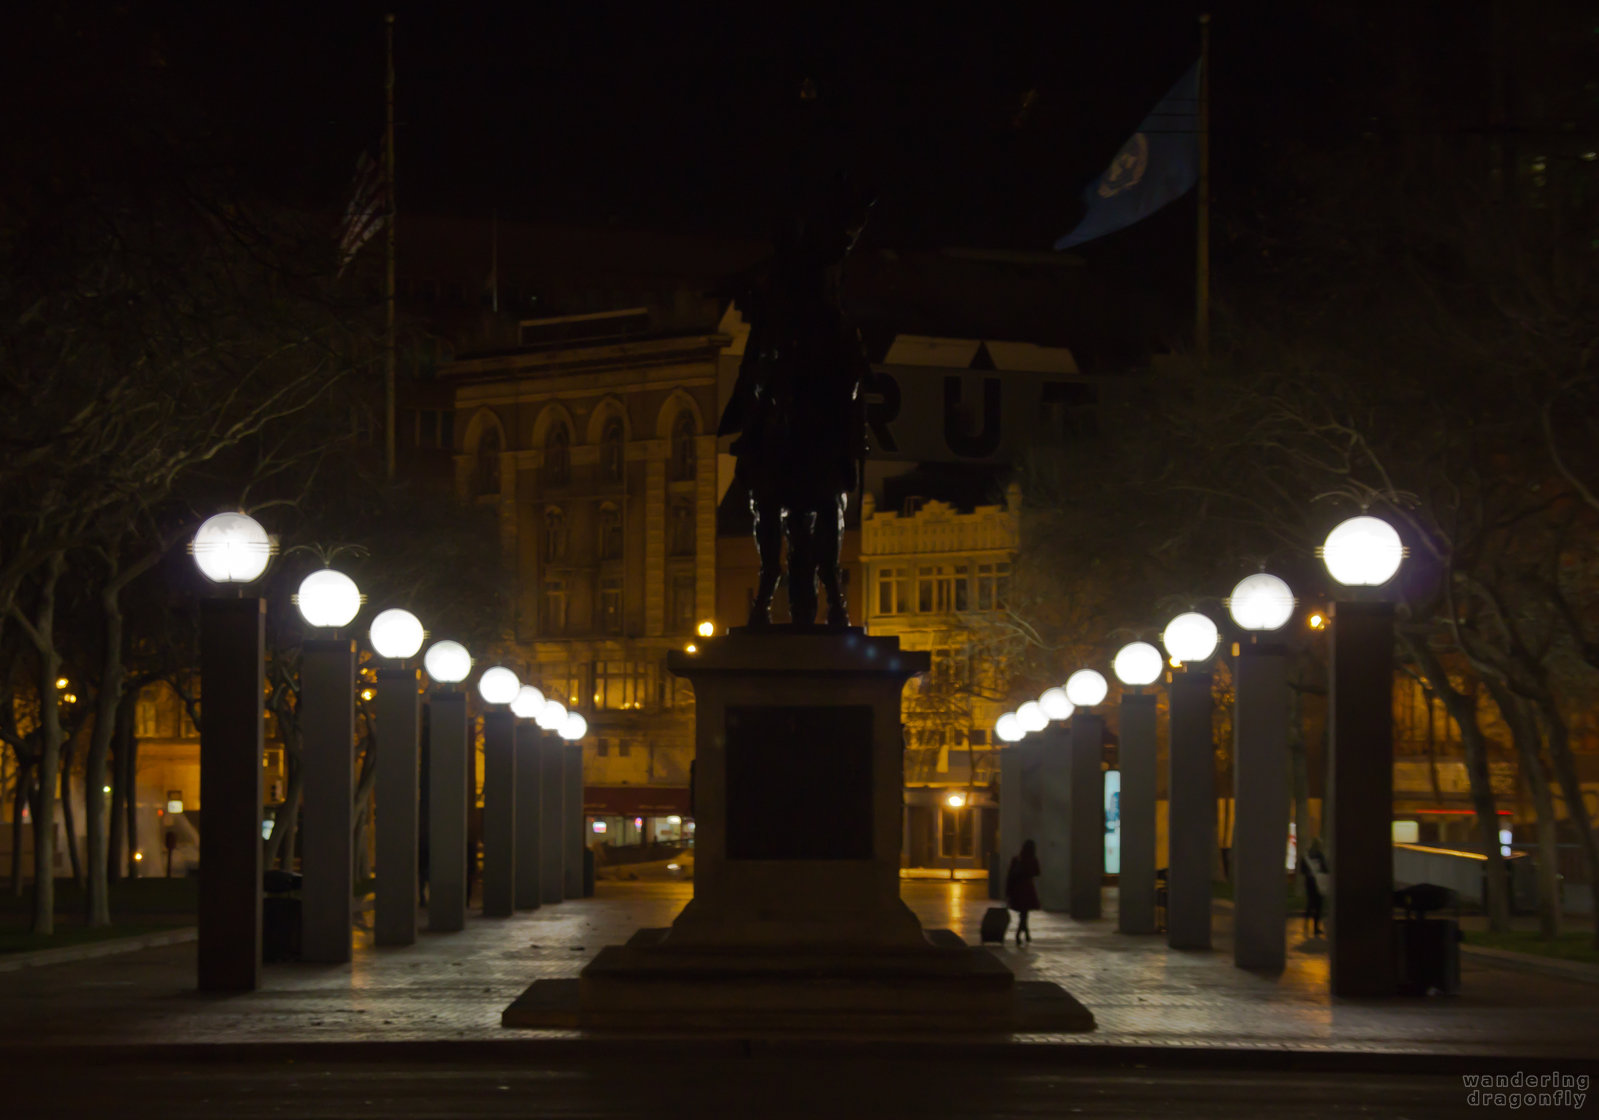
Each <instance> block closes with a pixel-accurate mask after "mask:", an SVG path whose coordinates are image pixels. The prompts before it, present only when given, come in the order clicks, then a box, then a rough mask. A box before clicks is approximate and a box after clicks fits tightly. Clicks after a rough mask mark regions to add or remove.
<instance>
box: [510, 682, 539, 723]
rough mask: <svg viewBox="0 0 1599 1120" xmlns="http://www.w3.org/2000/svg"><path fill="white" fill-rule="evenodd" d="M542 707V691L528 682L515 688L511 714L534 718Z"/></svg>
mask: <svg viewBox="0 0 1599 1120" xmlns="http://www.w3.org/2000/svg"><path fill="white" fill-rule="evenodd" d="M543 707H544V693H542V692H540V691H539V690H538V689H536V688H534V687H533V686H532V685H530V684H525V685H523V686H522V687H521V688H519V689H517V692H516V698H515V699H514V700H512V701H511V714H512V715H514V716H515V717H516V718H517V719H534V718H535V717H537V716H538V714H539V712H540V711H541V710H542V709H543Z"/></svg>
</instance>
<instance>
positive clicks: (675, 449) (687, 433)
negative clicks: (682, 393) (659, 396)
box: [672, 409, 698, 482]
mask: <svg viewBox="0 0 1599 1120" xmlns="http://www.w3.org/2000/svg"><path fill="white" fill-rule="evenodd" d="M697 434H698V433H697V432H696V431H695V430H694V415H693V413H691V412H689V411H688V410H687V409H684V410H683V411H682V412H679V413H678V414H677V419H676V420H674V421H673V422H672V480H673V481H674V482H684V481H686V480H688V479H691V478H693V477H694V437H695V436H696V435H697Z"/></svg>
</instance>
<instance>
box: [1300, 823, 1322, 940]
mask: <svg viewBox="0 0 1599 1120" xmlns="http://www.w3.org/2000/svg"><path fill="white" fill-rule="evenodd" d="M1299 870H1300V872H1301V873H1303V875H1304V876H1305V924H1306V925H1307V926H1309V927H1310V928H1311V936H1312V937H1320V936H1321V898H1322V891H1321V885H1322V883H1324V882H1325V881H1326V878H1327V857H1326V856H1324V855H1322V854H1321V841H1320V840H1312V841H1311V842H1310V851H1309V852H1308V853H1306V854H1305V855H1304V856H1302V857H1300V860H1299Z"/></svg>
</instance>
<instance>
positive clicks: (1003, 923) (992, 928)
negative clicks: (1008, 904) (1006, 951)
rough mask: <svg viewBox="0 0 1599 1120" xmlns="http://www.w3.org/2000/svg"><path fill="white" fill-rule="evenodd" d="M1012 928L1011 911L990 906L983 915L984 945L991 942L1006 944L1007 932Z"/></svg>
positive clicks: (1001, 907)
mask: <svg viewBox="0 0 1599 1120" xmlns="http://www.w3.org/2000/svg"><path fill="white" fill-rule="evenodd" d="M1009 928H1010V911H1009V910H1007V909H1006V908H1005V907H1003V906H990V907H989V908H988V909H987V911H985V912H984V914H983V925H982V938H983V944H985V945H986V944H988V943H989V942H990V941H993V942H996V943H998V944H1004V941H1005V931H1006V930H1007V929H1009Z"/></svg>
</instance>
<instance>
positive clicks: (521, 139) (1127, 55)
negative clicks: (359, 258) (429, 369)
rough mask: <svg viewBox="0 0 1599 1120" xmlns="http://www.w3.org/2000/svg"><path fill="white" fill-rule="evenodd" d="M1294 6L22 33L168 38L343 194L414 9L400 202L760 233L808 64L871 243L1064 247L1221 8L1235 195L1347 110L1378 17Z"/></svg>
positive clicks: (221, 139)
mask: <svg viewBox="0 0 1599 1120" xmlns="http://www.w3.org/2000/svg"><path fill="white" fill-rule="evenodd" d="M1285 7H1286V8H1297V7H1298V6H1296V5H1267V4H1239V3H1212V4H1189V3H1167V4H1149V3H1145V4H1125V5H1105V4H1070V3H1057V4H1048V5H1036V6H1008V5H962V6H953V5H951V6H941V5H940V6H922V7H920V8H919V9H915V8H908V7H899V6H871V7H870V8H869V10H867V11H864V12H863V11H853V12H845V13H841V12H840V11H839V10H838V9H831V8H827V7H824V6H791V7H786V8H782V9H773V11H781V12H782V13H783V14H782V15H781V16H780V17H774V16H773V15H772V14H771V12H769V11H768V10H767V6H766V5H752V4H744V5H729V6H726V7H725V8H710V7H704V8H702V7H694V8H692V9H690V8H687V7H684V6H682V5H672V4H648V5H646V4H626V5H603V4H517V5H506V6H503V7H487V6H481V5H452V6H444V5H405V4H401V5H399V6H398V7H397V8H395V6H393V5H383V4H366V3H353V4H329V5H322V6H313V5H298V4H271V5H259V6H255V5H252V6H245V5H234V4H220V5H204V6H198V5H187V4H185V5H139V4H135V5H120V6H116V7H106V6H95V5H87V6H85V5H72V4H68V5H66V6H65V8H63V9H60V10H57V9H51V10H50V11H48V12H35V13H34V14H33V15H31V16H30V17H28V18H29V19H30V20H31V21H33V24H34V26H32V27H31V29H30V30H29V31H28V32H27V33H26V34H24V35H22V36H20V37H19V38H18V39H17V40H14V42H13V46H14V47H21V49H22V50H23V51H24V53H25V55H26V58H25V60H24V61H23V63H22V65H23V67H24V73H26V68H27V67H29V66H31V67H35V68H36V69H35V71H34V73H35V76H36V78H37V79H38V80H39V81H40V84H42V85H43V86H44V87H45V88H46V89H48V88H49V87H50V86H51V85H53V84H54V81H55V80H58V77H59V75H60V74H61V73H63V67H64V66H65V67H67V68H68V72H73V71H75V72H77V73H78V74H80V75H81V77H82V79H83V80H84V81H85V82H88V83H90V84H92V83H93V82H95V81H96V80H97V79H98V80H99V81H100V82H101V83H103V86H104V88H103V89H102V90H101V93H100V95H101V96H102V97H109V98H113V99H114V98H116V96H117V70H118V68H119V67H121V66H124V65H126V66H136V65H137V64H138V60H139V59H140V58H141V57H148V58H154V59H156V60H158V61H157V63H156V67H157V69H158V70H159V77H160V81H161V83H162V85H163V92H162V95H161V96H162V97H163V98H166V99H167V101H168V102H169V103H174V104H177V105H179V106H181V109H182V112H183V113H185V114H188V115H189V117H190V119H189V123H188V127H192V128H194V129H196V130H197V131H198V132H202V133H204V134H205V135H206V136H207V137H208V140H207V143H208V144H209V145H210V147H211V150H213V151H214V152H215V153H216V154H217V156H218V158H222V159H225V160H226V161H227V162H228V163H229V164H230V165H231V166H232V167H233V168H235V169H236V170H237V172H238V173H239V175H240V177H241V178H242V179H243V180H245V181H247V182H249V183H250V184H251V185H252V187H253V188H254V189H258V190H262V191H266V192H269V193H271V194H273V195H276V196H279V197H281V198H283V199H285V200H289V201H292V202H294V203H295V204H297V205H303V206H310V207H326V208H333V207H336V206H337V205H339V203H340V201H341V196H342V195H343V193H344V191H345V190H346V188H347V185H348V182H349V180H350V175H351V170H352V168H353V164H354V161H355V158H356V155H357V153H358V152H359V151H360V150H361V149H362V148H363V147H364V148H367V149H369V150H372V151H373V152H374V153H375V152H376V151H377V150H378V144H379V142H380V138H381V134H382V126H383V101H382V58H383V25H382V15H383V12H384V11H385V10H386V8H394V10H396V11H397V15H398V24H397V29H398V31H397V34H398V39H397V42H398V47H397V69H398V88H399V96H398V103H399V110H398V117H399V121H400V126H399V136H400V138H399V160H400V177H399V179H400V190H401V196H400V205H401V208H402V212H404V211H405V210H406V209H412V210H425V211H429V212H456V213H466V214H483V213H486V212H488V211H490V210H496V211H498V212H499V213H500V214H501V215H502V216H507V217H512V218H517V217H524V218H534V219H540V220H556V221H571V222H583V223H593V222H603V223H608V224H617V225H621V226H624V227H639V228H642V227H650V228H662V229H672V230H689V231H705V232H718V233H727V234H741V235H742V234H748V233H760V232H764V230H763V227H764V226H765V225H766V223H767V221H768V215H767V213H766V200H767V199H768V198H769V197H770V195H771V189H772V187H771V185H772V181H773V179H774V178H776V177H781V176H782V175H784V174H785V173H786V170H785V169H786V168H787V166H788V160H789V157H788V154H787V152H788V149H789V148H790V147H791V145H790V143H789V140H788V133H787V132H786V129H787V115H788V114H789V113H790V112H791V110H792V106H793V104H794V101H795V100H796V98H795V92H796V91H797V89H798V88H799V85H800V82H801V81H802V80H803V79H804V78H806V77H809V78H811V79H813V81H814V82H815V84H816V86H817V88H818V90H819V91H820V94H821V98H822V103H823V104H824V106H825V109H826V117H827V121H828V126H827V127H828V129H829V130H830V134H831V135H832V137H833V139H834V141H835V142H836V148H837V151H838V152H839V153H840V156H839V158H840V161H841V162H842V163H844V164H847V165H848V170H849V171H850V173H851V174H852V175H853V176H854V177H856V178H857V179H859V180H860V181H861V182H863V183H867V184H869V185H870V186H871V187H872V189H874V190H875V191H876V192H877V194H878V199H879V202H878V207H877V210H876V212H875V215H874V219H873V222H874V229H873V236H874V237H876V238H877V239H879V240H880V241H882V242H884V243H889V244H911V245H915V244H933V245H936V244H969V245H987V246H998V247H1008V248H1021V249H1046V248H1047V247H1048V245H1049V243H1050V242H1051V241H1052V240H1053V239H1054V238H1055V237H1057V236H1059V234H1060V233H1061V232H1063V231H1064V230H1066V229H1068V228H1070V227H1071V225H1072V224H1074V222H1075V221H1076V218H1077V215H1078V202H1077V195H1078V193H1079V191H1080V190H1081V187H1082V186H1083V184H1084V183H1085V182H1086V181H1088V180H1089V179H1091V178H1092V177H1093V176H1094V175H1096V174H1097V173H1098V171H1099V170H1100V169H1101V168H1102V167H1103V165H1104V163H1105V161H1106V160H1107V159H1108V158H1109V156H1110V155H1111V154H1112V153H1113V152H1114V151H1115V150H1116V148H1117V147H1118V146H1119V145H1120V144H1121V142H1122V140H1123V139H1125V137H1126V136H1127V134H1128V133H1129V132H1130V131H1131V130H1132V129H1133V127H1134V126H1136V124H1137V122H1138V121H1139V120H1140V119H1141V118H1142V116H1143V115H1144V114H1145V113H1146V112H1147V111H1148V110H1149V108H1150V107H1151V106H1152V105H1153V104H1154V102H1155V101H1156V100H1158V98H1159V97H1160V96H1161V95H1162V94H1163V93H1164V91H1165V90H1166V88H1167V87H1169V86H1170V84H1171V83H1172V81H1173V80H1174V79H1175V78H1176V77H1177V75H1179V74H1180V73H1181V72H1182V71H1183V70H1184V69H1185V68H1186V67H1187V65H1188V64H1189V63H1190V62H1191V61H1192V59H1193V58H1194V57H1195V56H1196V55H1197V52H1198V28H1197V24H1196V22H1195V14H1196V13H1197V12H1198V11H1200V10H1205V9H1210V10H1214V11H1215V20H1216V22H1215V24H1214V28H1215V31H1214V51H1215V67H1214V71H1215V74H1216V79H1215V83H1214V102H1215V106H1216V125H1215V132H1216V150H1217V160H1216V175H1217V183H1218V191H1221V192H1224V191H1225V187H1226V184H1228V183H1229V182H1232V181H1246V180H1247V179H1248V178H1249V177H1250V175H1251V174H1252V169H1253V168H1254V167H1255V166H1256V165H1258V163H1259V159H1260V154H1261V152H1262V151H1263V143H1264V142H1266V141H1269V140H1270V138H1272V137H1273V136H1277V135H1280V134H1281V133H1282V132H1283V131H1284V129H1285V128H1292V129H1306V128H1309V129H1318V130H1320V129H1325V128H1326V127H1327V126H1328V121H1329V119H1333V120H1335V119H1336V113H1331V114H1330V113H1329V107H1330V106H1335V105H1336V104H1338V102H1339V100H1340V98H1341V94H1340V91H1339V86H1340V85H1341V84H1342V83H1343V82H1344V81H1345V80H1346V79H1347V78H1348V77H1349V72H1350V70H1351V60H1350V59H1349V58H1348V57H1344V58H1340V57H1339V53H1338V46H1339V44H1340V43H1341V42H1345V41H1350V42H1353V41H1358V40H1359V39H1361V38H1362V37H1363V36H1365V35H1367V34H1368V32H1369V28H1370V26H1371V17H1370V16H1368V15H1364V14H1362V13H1361V10H1360V9H1357V8H1352V7H1348V6H1340V5H1332V6H1323V9H1322V10H1320V11H1319V12H1318V13H1317V14H1316V15H1315V16H1314V17H1312V16H1308V15H1302V14H1294V13H1288V14H1284V13H1281V12H1279V11H1278V9H1280V8H1285ZM63 13H64V14H63ZM912 13H915V14H912ZM24 44H25V45H24ZM86 44H87V46H86ZM96 53H98V60H97V61H86V59H92V58H93V56H95V55H96ZM89 67H94V68H97V69H98V70H99V71H100V73H98V74H96V75H90V74H88V73H87V72H86V71H87V69H88V68H89ZM1356 69H1358V68H1356ZM47 75H48V77H47ZM1029 91H1032V95H1031V97H1030V98H1029ZM1024 106H1025V108H1024ZM59 109H60V112H61V114H62V122H63V123H64V124H67V123H70V121H71V119H72V115H73V114H74V113H84V112H88V113H93V112H95V111H96V109H95V101H94V99H93V97H88V98H86V99H85V100H84V101H83V102H82V103H81V104H77V105H75V106H74V105H73V104H71V102H70V99H69V101H68V102H64V103H62V104H61V105H60V106H59Z"/></svg>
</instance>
